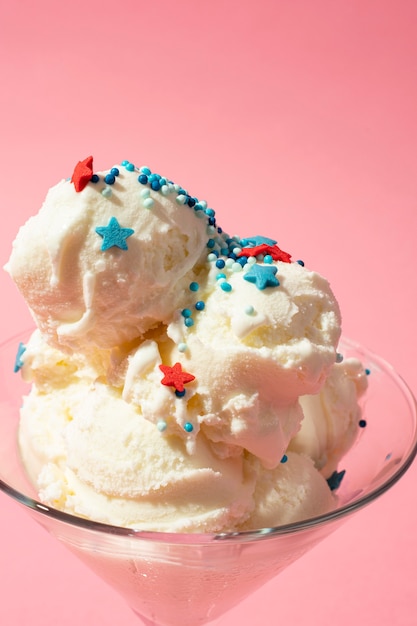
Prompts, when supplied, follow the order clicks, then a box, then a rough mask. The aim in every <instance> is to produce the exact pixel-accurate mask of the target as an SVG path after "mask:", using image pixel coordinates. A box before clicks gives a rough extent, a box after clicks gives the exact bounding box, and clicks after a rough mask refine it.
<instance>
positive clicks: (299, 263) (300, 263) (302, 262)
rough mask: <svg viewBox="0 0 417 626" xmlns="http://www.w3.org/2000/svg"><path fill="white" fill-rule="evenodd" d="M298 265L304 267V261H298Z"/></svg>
mask: <svg viewBox="0 0 417 626" xmlns="http://www.w3.org/2000/svg"><path fill="white" fill-rule="evenodd" d="M297 263H298V265H301V267H304V261H302V260H301V259H298V261H297Z"/></svg>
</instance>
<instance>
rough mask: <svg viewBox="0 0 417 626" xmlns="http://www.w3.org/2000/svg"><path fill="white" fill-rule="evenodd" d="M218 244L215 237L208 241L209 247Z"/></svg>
mask: <svg viewBox="0 0 417 626" xmlns="http://www.w3.org/2000/svg"><path fill="white" fill-rule="evenodd" d="M215 245H216V242H215V241H214V239H209V240H208V242H207V248H214V246H215Z"/></svg>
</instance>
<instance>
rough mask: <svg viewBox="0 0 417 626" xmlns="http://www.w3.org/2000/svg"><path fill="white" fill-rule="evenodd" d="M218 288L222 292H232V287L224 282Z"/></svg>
mask: <svg viewBox="0 0 417 626" xmlns="http://www.w3.org/2000/svg"><path fill="white" fill-rule="evenodd" d="M220 288H221V289H223V291H232V285H231V284H230V283H228V282H227V281H226V280H225V281H223V282H222V283H220Z"/></svg>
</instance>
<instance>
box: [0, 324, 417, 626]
mask: <svg viewBox="0 0 417 626" xmlns="http://www.w3.org/2000/svg"><path fill="white" fill-rule="evenodd" d="M29 335H30V331H28V332H27V333H25V334H23V335H19V336H16V337H14V338H13V339H10V340H9V341H7V342H6V343H4V344H3V345H1V346H0V489H1V490H2V491H3V492H5V493H6V494H7V495H9V496H10V497H11V498H13V499H14V500H16V501H17V502H18V503H19V504H20V505H23V506H24V507H25V508H26V509H27V511H28V512H29V513H30V515H31V516H32V517H33V518H34V519H35V520H36V521H37V522H38V523H40V524H41V525H42V526H43V527H44V528H45V529H46V530H47V531H48V532H49V533H51V534H52V535H54V536H55V537H56V538H57V539H59V540H60V541H61V542H63V543H64V544H65V545H66V547H67V548H68V549H69V550H71V551H72V552H74V553H75V554H76V555H77V556H78V557H79V558H80V559H81V560H82V561H83V562H85V563H86V564H87V565H88V566H89V567H90V568H91V569H93V570H94V571H95V572H96V573H97V574H98V575H99V576H101V577H102V578H103V579H104V580H105V581H107V582H108V583H109V584H110V585H111V586H112V587H113V588H114V589H115V590H117V591H118V592H119V593H121V594H122V596H124V598H125V599H126V601H127V602H128V603H129V605H130V606H131V608H132V609H133V611H134V612H135V613H136V614H137V615H138V616H139V617H140V618H141V620H142V621H143V622H144V623H145V624H148V625H151V624H154V625H159V626H180V625H181V626H196V625H198V624H205V623H207V622H210V621H212V620H214V619H216V618H217V617H218V616H220V615H221V614H223V613H224V612H225V611H228V610H230V609H231V608H232V607H233V606H235V605H236V604H238V603H239V602H240V601H241V600H243V599H244V598H245V597H246V596H247V595H248V594H250V593H252V592H253V591H255V590H256V589H257V588H259V587H260V586H261V585H263V584H264V583H266V582H267V581H268V580H270V579H271V578H272V577H273V576H275V575H276V574H278V573H279V572H280V571H282V570H283V569H284V568H285V567H286V566H287V565H289V564H290V563H292V562H293V561H295V560H296V559H298V558H299V557H301V556H302V555H303V554H304V553H305V552H307V551H308V550H309V549H310V548H312V547H313V546H314V545H316V544H317V543H318V542H319V541H321V540H322V539H324V538H325V537H326V536H328V535H329V534H330V533H331V532H333V531H334V530H336V529H337V528H338V527H339V525H340V524H342V523H343V522H344V521H346V520H347V519H348V518H349V517H350V516H351V515H353V514H354V513H356V512H358V511H360V509H362V508H363V507H364V506H366V505H368V504H371V503H372V502H373V501H374V500H375V499H376V498H378V497H379V496H381V495H382V494H383V493H385V492H386V491H387V490H388V489H390V488H391V487H392V486H393V485H394V484H395V483H396V482H397V481H398V480H399V479H400V478H401V476H402V475H403V474H404V473H405V472H406V470H407V469H408V468H409V466H410V465H411V463H412V461H413V459H414V457H415V455H416V452H417V419H416V404H415V400H414V398H413V395H412V393H411V392H410V390H409V389H408V387H407V385H406V383H405V382H404V381H403V380H402V379H401V377H400V376H399V375H398V374H397V373H396V372H395V371H394V370H393V368H392V367H391V366H390V365H389V364H388V363H386V362H385V361H384V360H383V359H382V358H380V357H379V356H377V355H375V354H373V353H371V352H370V351H369V350H367V349H365V348H363V347H361V346H360V345H358V344H356V343H355V342H353V341H351V340H349V339H346V338H344V339H343V340H342V341H341V342H340V346H339V352H341V353H342V354H343V355H344V356H345V357H357V358H359V359H360V360H361V361H362V362H363V364H364V366H365V367H366V368H367V369H368V370H369V389H368V391H367V393H366V394H365V396H364V398H363V400H362V408H363V417H364V419H365V420H366V424H367V425H366V428H364V429H363V430H362V432H361V434H360V436H359V438H358V441H357V443H356V444H355V446H354V447H353V448H352V449H351V450H350V451H349V453H348V454H347V455H346V456H345V458H344V459H343V462H342V463H341V465H340V467H339V470H342V469H343V470H345V471H346V473H345V476H344V479H343V481H342V483H341V486H340V487H339V489H338V491H337V494H338V505H337V507H336V508H335V509H334V510H332V511H331V512H329V513H326V514H324V515H320V516H318V517H315V518H311V519H307V520H303V521H300V522H297V523H293V524H287V525H285V526H278V527H274V528H263V529H259V530H255V531H247V532H240V533H221V534H216V535H213V534H212V535H208V534H182V533H175V534H174V533H159V532H143V531H140V530H132V529H126V528H120V527H117V526H110V525H106V524H101V523H98V522H93V521H89V520H86V519H83V518H78V517H74V516H72V515H68V514H66V513H63V512H61V511H58V510H55V509H53V508H50V507H48V506H45V505H44V504H42V503H41V502H39V501H38V500H37V496H36V492H35V491H34V489H33V487H32V485H31V484H30V482H29V481H28V479H27V477H26V475H25V473H24V470H23V468H22V466H21V463H20V460H19V453H18V449H17V428H18V422H19V407H20V405H21V398H22V396H23V395H24V394H26V393H27V392H28V390H29V385H27V384H26V383H25V382H24V381H22V379H21V377H20V375H19V374H16V373H14V371H13V366H14V363H15V358H16V353H17V348H18V345H19V342H21V341H22V342H24V341H25V340H26V339H27V338H28V337H29Z"/></svg>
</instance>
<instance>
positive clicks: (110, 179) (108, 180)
mask: <svg viewBox="0 0 417 626" xmlns="http://www.w3.org/2000/svg"><path fill="white" fill-rule="evenodd" d="M115 180H116V177H115V176H113V174H106V176H105V177H104V182H105V183H106V185H114V182H115Z"/></svg>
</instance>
